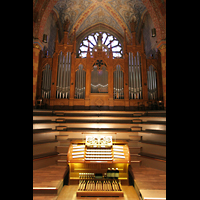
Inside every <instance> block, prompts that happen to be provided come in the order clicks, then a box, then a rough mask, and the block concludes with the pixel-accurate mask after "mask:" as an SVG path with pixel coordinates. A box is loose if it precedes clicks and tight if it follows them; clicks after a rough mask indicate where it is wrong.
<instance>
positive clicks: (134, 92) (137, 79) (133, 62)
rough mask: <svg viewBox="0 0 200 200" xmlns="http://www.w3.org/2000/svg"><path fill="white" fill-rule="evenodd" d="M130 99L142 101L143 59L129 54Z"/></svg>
mask: <svg viewBox="0 0 200 200" xmlns="http://www.w3.org/2000/svg"><path fill="white" fill-rule="evenodd" d="M129 99H142V78H141V58H140V54H139V52H137V54H136V56H135V57H134V56H133V53H132V52H130V53H129Z"/></svg>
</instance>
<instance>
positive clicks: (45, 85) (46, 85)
mask: <svg viewBox="0 0 200 200" xmlns="http://www.w3.org/2000/svg"><path fill="white" fill-rule="evenodd" d="M42 80H43V81H42V98H50V95H51V69H50V65H49V64H46V65H45V68H44V70H43V75H42Z"/></svg>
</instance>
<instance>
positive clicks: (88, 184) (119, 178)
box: [68, 135, 130, 196]
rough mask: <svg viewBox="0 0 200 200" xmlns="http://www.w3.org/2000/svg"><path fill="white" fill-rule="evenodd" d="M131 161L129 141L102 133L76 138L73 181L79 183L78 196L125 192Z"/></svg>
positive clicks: (72, 154)
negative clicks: (123, 189)
mask: <svg viewBox="0 0 200 200" xmlns="http://www.w3.org/2000/svg"><path fill="white" fill-rule="evenodd" d="M129 163H130V153H129V147H128V145H127V142H126V141H122V140H121V141H113V140H112V136H102V135H94V136H93V135H90V136H86V140H73V141H71V144H70V146H69V150H68V164H69V184H79V186H78V190H77V196H123V191H122V187H121V185H122V184H123V185H128V183H129V180H128V166H129ZM109 168H110V169H111V170H109V173H107V172H108V169H109Z"/></svg>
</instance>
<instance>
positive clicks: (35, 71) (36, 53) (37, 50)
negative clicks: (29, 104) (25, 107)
mask: <svg viewBox="0 0 200 200" xmlns="http://www.w3.org/2000/svg"><path fill="white" fill-rule="evenodd" d="M38 46H39V45H35V47H34V48H33V106H35V101H36V88H37V76H38V63H39V53H40V48H39V47H38Z"/></svg>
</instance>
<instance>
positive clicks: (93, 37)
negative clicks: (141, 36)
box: [78, 32, 123, 58]
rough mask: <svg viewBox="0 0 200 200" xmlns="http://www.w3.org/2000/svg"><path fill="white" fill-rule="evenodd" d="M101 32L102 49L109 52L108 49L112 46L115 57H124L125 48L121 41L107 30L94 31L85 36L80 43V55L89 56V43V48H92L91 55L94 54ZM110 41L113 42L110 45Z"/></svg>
mask: <svg viewBox="0 0 200 200" xmlns="http://www.w3.org/2000/svg"><path fill="white" fill-rule="evenodd" d="M100 34H102V50H103V51H105V52H107V51H108V50H109V51H110V46H112V53H113V58H122V56H123V49H122V45H121V43H120V42H119V40H118V39H117V38H116V37H115V36H113V35H111V34H110V33H106V32H94V33H91V34H90V35H88V36H87V37H85V38H84V39H83V41H82V42H81V44H80V47H79V50H78V57H82V58H86V57H87V51H88V45H89V50H90V54H91V55H92V51H93V48H94V51H96V50H97V49H96V47H97V40H98V36H99V35H100ZM110 43H112V44H111V45H110Z"/></svg>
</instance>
